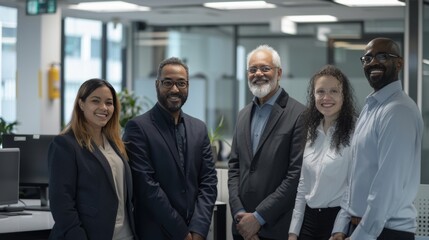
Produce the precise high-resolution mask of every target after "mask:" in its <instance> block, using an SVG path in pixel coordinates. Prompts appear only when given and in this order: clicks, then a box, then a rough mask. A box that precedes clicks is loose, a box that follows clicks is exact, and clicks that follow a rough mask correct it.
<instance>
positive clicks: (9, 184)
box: [0, 148, 19, 205]
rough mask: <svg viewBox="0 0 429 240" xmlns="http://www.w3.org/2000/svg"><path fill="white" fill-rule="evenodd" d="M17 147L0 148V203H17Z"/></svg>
mask: <svg viewBox="0 0 429 240" xmlns="http://www.w3.org/2000/svg"><path fill="white" fill-rule="evenodd" d="M18 195H19V149H18V148H3V149H2V148H0V205H8V204H15V203H18V199H19V197H18Z"/></svg>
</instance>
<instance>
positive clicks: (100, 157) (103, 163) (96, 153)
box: [92, 143, 116, 192]
mask: <svg viewBox="0 0 429 240" xmlns="http://www.w3.org/2000/svg"><path fill="white" fill-rule="evenodd" d="M92 147H93V148H94V151H93V152H92V154H93V155H94V156H95V158H96V159H97V160H98V162H99V163H100V164H101V166H102V167H103V169H104V172H105V173H106V175H107V178H108V179H109V183H110V186H112V188H113V190H114V191H115V192H116V189H115V183H114V180H113V174H112V169H111V167H110V164H109V162H108V160H107V159H106V157H105V156H104V154H103V153H102V152H101V151H100V149H98V146H97V145H96V144H95V143H92Z"/></svg>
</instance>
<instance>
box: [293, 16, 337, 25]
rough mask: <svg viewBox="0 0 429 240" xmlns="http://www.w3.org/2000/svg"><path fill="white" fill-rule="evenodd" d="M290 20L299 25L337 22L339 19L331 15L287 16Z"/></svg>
mask: <svg viewBox="0 0 429 240" xmlns="http://www.w3.org/2000/svg"><path fill="white" fill-rule="evenodd" d="M286 18H287V19H288V20H290V21H292V22H297V23H306V22H336V21H338V19H337V18H336V17H334V16H331V15H296V16H287V17H286Z"/></svg>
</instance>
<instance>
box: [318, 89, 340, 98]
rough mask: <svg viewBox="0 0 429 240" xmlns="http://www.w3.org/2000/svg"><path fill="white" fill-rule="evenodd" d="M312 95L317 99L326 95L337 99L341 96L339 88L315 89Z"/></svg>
mask: <svg viewBox="0 0 429 240" xmlns="http://www.w3.org/2000/svg"><path fill="white" fill-rule="evenodd" d="M314 95H315V96H316V97H317V98H324V97H325V96H326V95H329V96H331V97H333V98H338V97H339V96H340V95H341V89H339V88H332V89H323V88H320V89H317V90H316V92H315V93H314Z"/></svg>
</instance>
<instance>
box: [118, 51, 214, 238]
mask: <svg viewBox="0 0 429 240" xmlns="http://www.w3.org/2000/svg"><path fill="white" fill-rule="evenodd" d="M155 85H156V91H157V96H158V102H157V103H156V104H155V106H154V107H153V108H152V109H151V110H149V111H148V112H146V113H144V114H143V115H140V116H138V117H136V118H134V119H132V120H130V121H129V122H128V123H127V125H126V127H125V133H124V136H123V139H124V142H125V144H126V147H127V153H128V156H129V158H130V166H131V170H132V175H133V182H134V184H135V185H134V198H135V219H136V229H137V235H138V237H139V238H140V239H157V240H167V239H174V240H175V239H177V240H183V239H185V240H200V239H205V238H206V236H207V234H208V231H209V228H210V222H211V217H212V214H213V208H214V205H215V201H216V197H217V189H216V184H217V176H216V170H215V167H214V161H213V157H212V152H211V148H210V142H209V139H208V136H207V128H206V125H205V124H204V123H203V122H202V121H201V120H198V119H196V118H193V117H191V116H189V115H187V114H185V113H184V112H183V111H182V110H181V107H182V106H183V104H185V102H186V99H187V96H188V87H189V70H188V66H187V65H186V64H185V63H183V62H182V61H181V60H180V59H178V58H174V57H173V58H168V59H166V60H164V61H162V62H161V63H160V65H159V68H158V76H157V80H156V83H155Z"/></svg>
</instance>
